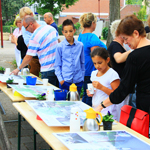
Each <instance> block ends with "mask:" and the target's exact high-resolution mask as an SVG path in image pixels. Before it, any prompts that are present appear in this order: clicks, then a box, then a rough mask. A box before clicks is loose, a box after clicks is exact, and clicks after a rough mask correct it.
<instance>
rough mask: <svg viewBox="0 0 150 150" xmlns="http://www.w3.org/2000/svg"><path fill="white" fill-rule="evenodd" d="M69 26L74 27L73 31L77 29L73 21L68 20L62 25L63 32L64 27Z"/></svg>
mask: <svg viewBox="0 0 150 150" xmlns="http://www.w3.org/2000/svg"><path fill="white" fill-rule="evenodd" d="M68 25H71V26H72V27H73V29H75V26H74V24H73V22H72V20H70V19H66V20H64V21H63V23H62V30H63V29H64V26H68Z"/></svg>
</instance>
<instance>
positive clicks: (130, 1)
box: [126, 0, 143, 5]
mask: <svg viewBox="0 0 150 150" xmlns="http://www.w3.org/2000/svg"><path fill="white" fill-rule="evenodd" d="M142 1H143V0H126V5H131V4H132V5H135V4H136V5H141V4H142Z"/></svg>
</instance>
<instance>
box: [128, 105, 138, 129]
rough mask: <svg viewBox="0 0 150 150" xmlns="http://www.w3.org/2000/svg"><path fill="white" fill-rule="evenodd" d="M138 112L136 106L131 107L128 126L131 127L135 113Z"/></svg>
mask: <svg viewBox="0 0 150 150" xmlns="http://www.w3.org/2000/svg"><path fill="white" fill-rule="evenodd" d="M135 113H136V108H133V107H132V108H131V111H130V115H129V118H128V121H127V127H129V128H131V124H132V121H133V119H134V115H135Z"/></svg>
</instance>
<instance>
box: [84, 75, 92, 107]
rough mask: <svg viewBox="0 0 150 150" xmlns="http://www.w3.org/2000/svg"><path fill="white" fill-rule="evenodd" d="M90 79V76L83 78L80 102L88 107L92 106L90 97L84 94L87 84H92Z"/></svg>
mask: <svg viewBox="0 0 150 150" xmlns="http://www.w3.org/2000/svg"><path fill="white" fill-rule="evenodd" d="M90 78H91V77H90V76H85V77H84V83H83V90H84V93H83V98H82V102H84V103H86V104H88V105H89V106H92V97H88V96H87V94H86V89H87V84H88V83H92V82H91V80H90Z"/></svg>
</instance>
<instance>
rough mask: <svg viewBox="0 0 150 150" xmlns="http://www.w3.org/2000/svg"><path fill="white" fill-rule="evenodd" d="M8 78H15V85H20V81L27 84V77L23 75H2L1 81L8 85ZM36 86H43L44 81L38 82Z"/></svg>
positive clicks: (0, 76) (0, 75)
mask: <svg viewBox="0 0 150 150" xmlns="http://www.w3.org/2000/svg"><path fill="white" fill-rule="evenodd" d="M8 78H13V79H14V81H13V83H19V81H20V80H22V81H23V83H26V76H23V75H18V76H16V75H7V74H6V75H5V74H0V81H1V82H4V83H6V80H8ZM36 84H43V82H42V81H40V80H38V79H37V81H36Z"/></svg>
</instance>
